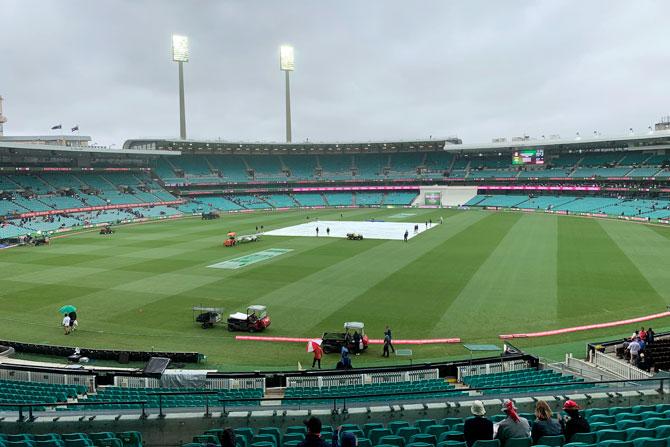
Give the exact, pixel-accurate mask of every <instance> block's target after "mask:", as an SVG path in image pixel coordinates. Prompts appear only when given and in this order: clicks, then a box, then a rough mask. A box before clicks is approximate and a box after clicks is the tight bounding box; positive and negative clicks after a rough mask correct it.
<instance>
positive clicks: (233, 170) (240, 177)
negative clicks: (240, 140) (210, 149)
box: [206, 155, 251, 183]
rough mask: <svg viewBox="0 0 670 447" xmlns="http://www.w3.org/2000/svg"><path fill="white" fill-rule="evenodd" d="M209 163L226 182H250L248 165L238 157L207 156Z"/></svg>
mask: <svg viewBox="0 0 670 447" xmlns="http://www.w3.org/2000/svg"><path fill="white" fill-rule="evenodd" d="M206 158H207V161H208V162H209V164H210V165H211V166H212V167H213V168H214V169H216V170H218V171H219V174H220V175H221V176H222V177H223V181H224V182H234V183H236V182H248V181H250V180H251V177H249V175H248V174H247V165H245V164H244V160H242V157H239V156H237V155H207V156H206Z"/></svg>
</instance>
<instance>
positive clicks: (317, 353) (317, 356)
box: [312, 344, 323, 369]
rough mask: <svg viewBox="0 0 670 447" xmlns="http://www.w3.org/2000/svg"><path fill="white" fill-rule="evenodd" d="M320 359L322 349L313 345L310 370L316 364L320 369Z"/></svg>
mask: <svg viewBox="0 0 670 447" xmlns="http://www.w3.org/2000/svg"><path fill="white" fill-rule="evenodd" d="M321 357H323V349H321V346H319V345H317V344H315V345H314V360H312V368H314V366H316V365H317V364H318V365H319V369H321Z"/></svg>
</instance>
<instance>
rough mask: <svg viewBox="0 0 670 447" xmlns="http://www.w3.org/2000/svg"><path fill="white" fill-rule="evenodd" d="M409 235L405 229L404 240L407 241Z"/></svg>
mask: <svg viewBox="0 0 670 447" xmlns="http://www.w3.org/2000/svg"><path fill="white" fill-rule="evenodd" d="M408 236H409V231H407V230H405V242H407V237H408Z"/></svg>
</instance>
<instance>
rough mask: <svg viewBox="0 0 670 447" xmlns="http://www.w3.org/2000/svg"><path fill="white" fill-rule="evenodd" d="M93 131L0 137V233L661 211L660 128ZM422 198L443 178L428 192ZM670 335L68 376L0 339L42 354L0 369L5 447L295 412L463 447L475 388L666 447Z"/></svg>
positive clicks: (276, 436)
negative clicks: (380, 359) (383, 138)
mask: <svg viewBox="0 0 670 447" xmlns="http://www.w3.org/2000/svg"><path fill="white" fill-rule="evenodd" d="M88 141H90V139H89V138H87V137H77V138H76V139H67V138H55V139H53V140H47V139H42V138H40V137H27V138H25V139H23V140H21V139H17V138H11V137H3V138H0V199H1V200H0V241H2V243H3V244H4V245H5V246H14V245H17V244H25V243H27V242H29V241H30V240H34V239H35V238H36V237H39V236H40V235H42V236H44V235H47V236H56V235H59V234H65V235H67V234H69V233H76V232H78V231H79V230H83V229H88V228H94V227H98V226H100V227H106V226H108V225H110V224H114V225H115V226H116V225H120V224H124V223H133V222H135V223H137V222H144V221H150V220H165V219H179V218H182V217H187V216H193V215H208V214H211V213H215V214H221V215H224V216H226V215H228V213H230V215H235V214H237V213H248V212H258V213H263V212H281V211H288V210H300V209H302V210H318V209H330V208H336V209H345V208H379V209H384V208H389V209H393V208H399V209H400V210H416V209H421V208H428V209H432V208H448V207H453V208H459V209H461V210H468V209H487V210H503V209H504V210H511V211H523V212H540V213H545V214H573V215H580V216H591V217H603V218H605V217H608V218H615V219H626V220H638V221H644V222H651V223H661V224H667V223H668V222H670V184H668V181H669V180H670V154H669V152H668V150H667V147H668V145H669V144H670V131H665V130H661V131H656V132H652V133H649V134H645V135H637V136H636V135H627V136H624V137H618V138H601V137H598V138H590V139H589V138H583V139H580V140H525V141H515V142H509V143H507V142H498V143H492V144H464V143H463V142H461V141H460V140H459V139H456V138H451V139H442V140H433V139H430V140H417V141H395V142H393V141H387V142H374V143H372V142H365V143H362V142H361V143H291V144H289V143H246V142H237V143H232V142H221V141H192V140H186V141H180V140H161V139H157V140H140V139H131V140H128V141H126V143H125V144H124V145H123V147H122V148H118V149H113V148H103V147H95V146H90V145H88V144H87V143H88ZM431 191H433V192H434V191H440V194H439V195H438V197H437V199H435V197H432V198H431V197H430V196H431ZM431 200H432V201H431ZM465 212H467V211H465ZM119 228H121V227H119ZM36 250H37V249H36ZM103 280H104V279H103ZM665 337H666V335H665V334H658V341H657V344H655V345H654V347H653V349H649V351H648V352H649V356H648V358H647V360H646V363H642V362H641V363H638V364H632V363H631V359H630V351H629V350H626V349H625V348H624V347H623V346H622V344H621V341H620V340H612V339H609V340H608V341H602V339H600V340H597V341H594V342H593V343H591V344H590V345H589V346H588V348H587V349H588V356H587V358H586V359H585V360H582V359H580V358H581V357H582V356H579V357H580V358H575V357H573V356H572V355H566V357H565V359H564V361H560V362H543V361H542V359H540V358H538V357H536V356H533V355H530V354H527V353H525V352H524V351H523V350H522V349H519V348H516V347H515V346H514V343H515V341H514V340H506V341H505V342H504V346H503V347H502V348H501V349H503V351H502V353H496V354H495V355H493V356H492V357H487V356H485V355H484V356H478V357H477V358H475V359H474V360H472V359H471V360H454V361H435V362H427V363H423V362H417V363H415V364H412V365H409V366H399V365H395V366H391V367H389V366H385V367H378V368H376V367H363V368H357V369H356V370H355V372H353V371H346V372H342V371H337V370H330V371H324V372H322V373H319V372H316V371H302V372H300V371H298V372H289V371H256V372H242V373H224V372H218V371H215V370H202V369H197V368H198V366H197V363H198V362H202V361H203V358H204V357H205V355H206V353H198V352H196V353H184V352H162V353H158V352H155V351H153V350H148V349H147V351H146V352H135V351H130V352H129V351H126V350H123V349H124V348H121V349H122V350H114V349H112V347H110V349H105V350H96V349H83V350H82V352H80V355H83V356H85V357H86V358H90V359H98V360H100V361H105V360H104V359H109V360H108V361H112V360H113V361H114V363H115V366H105V365H104V364H103V365H99V366H94V365H88V366H87V365H84V366H80V367H79V368H77V369H71V368H64V367H62V366H58V365H56V364H51V363H44V360H47V359H49V358H53V357H54V356H60V357H67V356H68V355H70V354H71V351H72V348H69V347H66V346H53V345H51V344H29V343H21V342H19V341H12V340H6V341H3V342H1V343H0V344H3V345H5V346H6V347H7V349H8V351H16V352H18V353H27V355H32V356H34V355H37V356H38V358H39V360H40V361H28V360H22V359H20V357H19V358H13V356H11V355H10V356H9V357H7V358H5V359H4V360H2V361H1V362H0V407H2V408H0V413H2V415H4V416H2V417H4V418H5V419H3V421H2V422H0V425H2V427H3V433H2V434H0V446H2V445H4V446H7V447H9V446H14V447H18V446H21V447H47V446H50V447H79V446H114V447H139V446H142V445H188V446H189V447H204V446H213V445H215V446H218V445H225V443H226V439H225V434H224V431H223V427H232V428H233V429H234V434H235V439H236V445H237V446H238V447H297V446H298V444H299V443H300V442H301V441H302V440H303V439H304V438H305V436H306V428H305V426H304V425H302V420H303V419H305V418H307V417H309V416H316V417H319V418H321V419H322V420H323V428H322V434H323V436H325V437H326V439H330V436H331V434H332V433H333V432H336V431H337V427H339V426H341V427H342V428H341V430H342V431H347V432H351V433H352V434H354V435H355V436H356V438H357V440H358V441H357V442H358V445H359V446H367V447H380V446H381V447H387V446H397V447H431V446H434V447H465V446H466V444H465V437H464V436H465V435H464V430H465V429H464V422H465V420H466V419H467V418H468V417H469V416H470V414H469V412H470V406H471V405H472V402H473V401H474V400H482V401H483V402H484V405H485V406H486V409H487V411H488V412H489V414H490V415H491V419H492V420H493V421H494V422H499V421H500V420H502V419H503V418H504V417H505V416H504V415H503V414H502V413H501V412H500V405H501V404H502V402H503V401H504V400H505V399H508V398H512V399H514V401H515V404H516V406H517V407H518V408H519V413H520V415H521V416H523V417H526V418H528V419H529V420H530V421H533V420H534V419H535V416H534V415H533V412H534V409H535V403H536V401H537V400H538V399H541V400H546V401H548V402H549V404H550V405H551V406H552V408H556V409H559V410H558V411H560V408H562V405H563V404H564V402H565V401H566V400H568V399H570V400H573V401H576V402H578V404H579V405H580V406H582V407H583V408H584V415H585V417H586V419H587V420H588V422H589V424H590V427H591V429H590V431H589V432H588V433H584V434H581V435H580V436H578V437H577V438H575V439H579V440H580V441H579V442H581V443H582V444H574V443H573V444H571V445H573V446H574V447H577V446H581V445H591V446H596V447H605V446H608V447H612V446H611V443H612V440H616V441H617V442H619V443H620V444H616V446H617V447H631V446H632V447H647V446H652V447H656V446H658V447H660V446H666V445H667V443H668V442H670V406H668V404H667V402H666V401H667V399H666V397H665V396H666V393H667V392H668V389H667V388H668V383H667V379H666V378H665V376H664V375H663V374H662V373H661V375H655V374H654V373H655V372H657V371H661V370H663V369H665V368H666V367H667V364H668V358H670V345H669V344H667V341H666V340H667V339H666V338H665ZM484 348H485V349H486V347H484ZM203 349H204V348H203ZM398 349H399V350H401V349H402V348H400V347H398ZM469 349H470V348H469ZM472 349H477V348H476V347H474V348H472ZM489 349H490V348H489ZM151 351H153V352H151ZM410 352H411V351H410ZM129 357H130V358H131V360H133V359H134V361H136V362H146V361H147V360H149V359H150V358H152V357H164V358H167V359H171V361H172V362H173V363H192V364H193V366H191V367H190V368H195V369H190V370H189V371H183V370H181V369H168V370H161V371H159V372H158V373H156V372H155V371H154V372H150V371H148V370H147V369H144V370H143V369H140V368H127V367H125V366H123V365H118V364H116V362H115V361H116V360H117V359H125V361H127V360H128V358H129ZM147 367H148V365H147ZM7 421H17V422H11V423H9V422H7ZM166 421H179V423H178V424H171V423H166ZM573 441H575V440H574V439H573ZM520 442H521V441H520ZM525 442H526V441H523V443H524V445H529V444H526V443H525ZM528 442H530V441H528ZM546 442H547V445H556V446H558V445H561V444H563V443H566V442H567V440H566V439H565V438H562V439H547V440H546ZM520 445H521V444H520ZM480 447H481V446H480Z"/></svg>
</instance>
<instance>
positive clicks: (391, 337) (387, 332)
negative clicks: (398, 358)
mask: <svg viewBox="0 0 670 447" xmlns="http://www.w3.org/2000/svg"><path fill="white" fill-rule="evenodd" d="M386 337H388V338H389V348H391V351H393V353H394V354H395V348H394V347H393V334H392V333H391V328H390V327H388V326H386V329H385V330H384V338H386Z"/></svg>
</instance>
